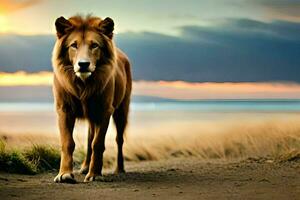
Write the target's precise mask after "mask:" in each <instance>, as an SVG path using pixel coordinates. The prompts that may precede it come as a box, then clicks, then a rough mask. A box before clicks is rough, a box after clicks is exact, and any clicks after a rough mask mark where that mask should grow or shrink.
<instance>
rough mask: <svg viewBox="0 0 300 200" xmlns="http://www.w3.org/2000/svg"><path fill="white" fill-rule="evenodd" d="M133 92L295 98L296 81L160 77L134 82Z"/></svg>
mask: <svg viewBox="0 0 300 200" xmlns="http://www.w3.org/2000/svg"><path fill="white" fill-rule="evenodd" d="M134 94H136V95H146V96H158V97H163V98H173V99H185V100H193V99H194V100H196V99H257V98H258V99H265V98H270V99H278V98H280V99H298V98H300V84H296V83H229V82H227V83H211V82H208V83H188V82H182V81H173V82H166V81H159V82H145V81H139V82H135V83H134Z"/></svg>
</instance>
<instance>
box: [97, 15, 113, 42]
mask: <svg viewBox="0 0 300 200" xmlns="http://www.w3.org/2000/svg"><path fill="white" fill-rule="evenodd" d="M114 26H115V24H114V21H113V20H112V19H111V18H109V17H106V18H105V19H104V20H102V21H101V22H100V23H99V27H98V30H99V31H100V32H101V33H103V34H104V35H106V36H107V37H108V38H110V39H112V37H113V31H114Z"/></svg>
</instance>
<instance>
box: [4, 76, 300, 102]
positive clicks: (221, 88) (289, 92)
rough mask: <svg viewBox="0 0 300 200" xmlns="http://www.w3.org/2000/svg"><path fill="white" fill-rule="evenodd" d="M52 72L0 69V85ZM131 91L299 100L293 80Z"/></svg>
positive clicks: (169, 84) (143, 85) (153, 85)
mask: <svg viewBox="0 0 300 200" xmlns="http://www.w3.org/2000/svg"><path fill="white" fill-rule="evenodd" d="M52 80H53V73H52V72H38V73H26V72H22V71H21V72H15V73H6V72H0V87H8V86H23V85H24V86H37V85H45V86H51V85H52ZM133 94H134V95H144V96H156V97H162V98H171V99H183V100H196V99H265V98H269V99H278V98H279V99H299V98H300V84H297V83H263V82H261V83H255V82H254V83H247V82H244V83H230V82H226V83H213V82H208V83H191V82H184V81H135V82H134V83H133Z"/></svg>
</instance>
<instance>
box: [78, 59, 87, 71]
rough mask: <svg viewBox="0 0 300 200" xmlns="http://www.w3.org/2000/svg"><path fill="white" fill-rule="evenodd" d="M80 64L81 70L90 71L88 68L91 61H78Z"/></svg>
mask: <svg viewBox="0 0 300 200" xmlns="http://www.w3.org/2000/svg"><path fill="white" fill-rule="evenodd" d="M78 65H79V67H80V68H79V71H80V72H87V71H88V68H89V66H90V62H87V61H85V62H78Z"/></svg>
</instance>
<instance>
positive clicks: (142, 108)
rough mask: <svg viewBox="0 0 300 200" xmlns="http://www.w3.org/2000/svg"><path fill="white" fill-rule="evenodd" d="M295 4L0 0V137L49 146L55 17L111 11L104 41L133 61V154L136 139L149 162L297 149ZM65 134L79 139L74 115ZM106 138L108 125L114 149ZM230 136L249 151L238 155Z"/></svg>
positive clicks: (299, 55) (298, 27)
mask: <svg viewBox="0 0 300 200" xmlns="http://www.w3.org/2000/svg"><path fill="white" fill-rule="evenodd" d="M299 10H300V1H298V0H285V1H281V0H210V1H206V0H186V1H175V0H164V1H158V0H152V1H150V0H149V1H148V0H130V1H126V2H125V1H122V0H111V1H99V0H89V1H80V0H72V1H71V0H51V1H50V0H0V71H1V72H0V134H1V135H2V138H4V139H5V140H6V141H7V142H8V144H11V145H12V146H13V145H19V144H24V145H26V144H27V143H29V144H32V143H37V142H42V143H51V144H56V145H57V144H58V143H57V140H58V130H57V126H56V118H55V111H54V105H53V97H52V67H51V52H52V48H53V45H54V42H55V39H56V38H55V27H54V22H55V20H56V18H58V17H60V16H64V17H71V16H72V15H74V14H83V15H86V14H90V13H91V14H94V15H96V16H99V17H102V18H104V17H107V16H109V17H111V18H112V19H114V21H115V35H114V40H115V42H116V44H117V46H118V47H119V48H121V49H122V50H123V51H125V52H126V54H127V55H128V57H129V58H130V60H131V64H132V71H133V77H134V84H133V96H132V104H131V111H130V124H129V127H128V130H127V142H128V146H127V147H128V150H127V151H135V150H137V149H139V151H140V150H141V148H140V146H138V147H139V148H137V146H136V143H138V144H140V145H144V147H145V148H144V154H145V155H146V154H147V153H145V152H147V151H146V150H145V149H147V148H148V147H150V146H151V145H152V146H153V145H156V146H160V147H161V149H160V150H157V152H156V154H155V153H153V154H152V157H151V156H150V157H151V158H160V157H167V156H168V155H179V154H180V155H189V153H188V152H190V154H195V155H198V156H202V157H210V156H217V157H220V158H224V157H230V156H231V157H239V156H240V157H241V156H249V155H260V154H270V153H275V152H276V151H277V150H278V149H277V148H276V145H278V144H280V143H281V144H282V143H284V148H283V150H291V149H295V148H296V149H297V150H299V131H298V130H300V124H299V122H300V120H299V119H300V118H299V111H300V101H299V98H300V85H299V82H300V76H299V73H300V12H299ZM249 135H250V136H249ZM75 137H76V140H77V144H79V145H80V146H84V145H85V137H86V126H85V123H84V122H79V125H77V127H76V130H75ZM114 137H115V131H114V129H112V127H110V130H109V134H108V138H107V140H108V146H111V147H112V149H113V148H114V147H113V145H114ZM249 137H250V138H256V139H251V140H248V139H247V138H249ZM261 137H263V138H265V140H262V139H261ZM286 137H288V138H289V139H290V138H292V140H293V142H292V145H290V144H291V142H290V140H288V141H287V140H286ZM45 138H46V139H45ZM83 138H84V139H83ZM203 138H206V139H203ZM245 138H246V139H245ZM274 138H280V140H275V139H274ZM235 140H237V141H238V143H240V144H242V146H243V145H244V146H247V145H248V146H247V147H249V148H248V149H247V148H246V150H245V151H243V152H242V153H241V152H240V153H239V151H240V149H239V145H236V141H235ZM259 141H264V142H262V143H259ZM265 141H268V142H265ZM283 141H284V142H283ZM295 141H296V142H295ZM129 143H132V144H129ZM162 143H163V144H164V145H162ZM254 144H255V145H254ZM226 145H227V146H226ZM251 145H252V146H251ZM270 145H271V146H272V145H273V146H272V147H274V148H267V147H270ZM254 146H255V147H254ZM146 147H147V148H146ZM163 147H166V148H163ZM228 148H229V149H231V150H232V151H226V149H227V150H228ZM132 149H135V150H132ZM152 149H153V148H152ZM156 149H157V148H156ZM207 149H211V150H210V151H208V150H207ZM174 152H175V154H174ZM176 152H177V154H176ZM178 152H179V154H178ZM211 152H213V153H211ZM226 152H227V154H226ZM228 152H234V153H229V154H228ZM148 153H149V152H148ZM150 157H149V155H148V158H150Z"/></svg>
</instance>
